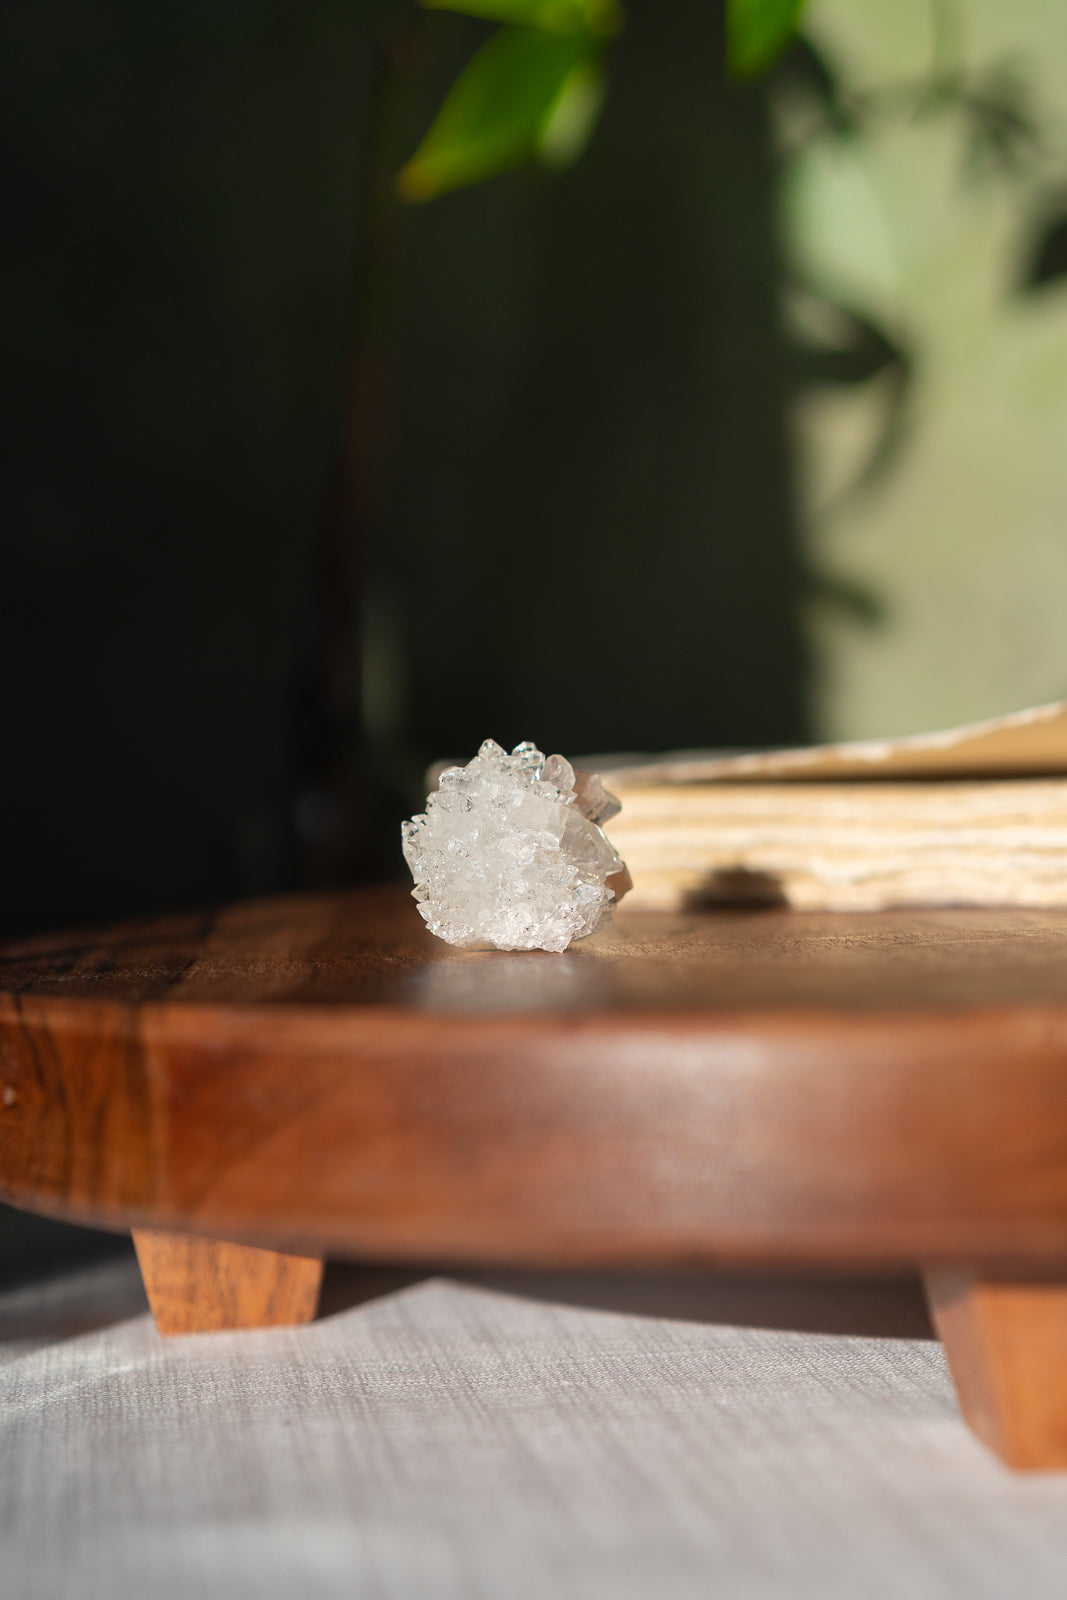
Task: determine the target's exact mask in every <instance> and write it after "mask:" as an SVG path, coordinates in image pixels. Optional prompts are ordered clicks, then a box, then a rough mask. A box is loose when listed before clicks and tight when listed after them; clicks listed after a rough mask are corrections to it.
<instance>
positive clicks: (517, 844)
mask: <svg viewBox="0 0 1067 1600" xmlns="http://www.w3.org/2000/svg"><path fill="white" fill-rule="evenodd" d="M619 809H620V808H619V803H618V801H617V800H615V799H613V798H612V796H611V795H609V794H607V792H606V791H605V790H604V789H603V788H602V787H601V784H600V780H599V778H596V777H594V776H592V775H591V774H589V773H579V774H578V775H577V776H576V775H575V771H574V768H573V767H572V766H571V764H570V762H569V761H565V760H564V759H563V757H562V756H549V757H548V758H547V760H546V758H545V757H544V756H543V755H542V754H541V752H540V750H537V749H535V747H534V746H533V745H532V744H519V745H516V746H515V749H514V750H513V751H512V752H511V754H510V755H508V754H507V752H506V751H505V750H503V749H502V748H501V747H500V745H498V744H496V743H495V742H494V741H493V740H492V739H487V740H486V741H485V743H484V744H483V745H482V747H481V749H480V750H479V751H478V754H477V755H476V756H475V758H474V760H473V761H469V762H468V763H467V765H466V766H465V767H450V768H448V770H447V771H445V772H443V773H442V774H441V777H440V780H439V786H438V788H437V790H436V791H435V792H434V793H433V794H431V795H430V796H429V798H428V799H427V801H426V810H425V812H424V813H422V814H421V815H420V816H417V817H412V818H411V820H410V822H405V823H404V824H403V835H404V857H405V860H406V861H407V864H408V866H409V867H410V868H411V874H412V877H413V878H414V879H415V888H414V889H413V891H412V893H413V894H414V896H415V899H416V900H417V901H418V902H419V911H420V913H421V915H422V916H423V917H424V918H425V919H426V922H427V923H428V925H429V927H430V930H431V932H433V933H436V934H437V936H438V937H439V938H441V939H446V940H447V941H448V943H449V944H458V945H490V946H492V947H494V948H495V949H497V950H557V951H558V950H566V948H567V946H568V945H569V944H570V943H571V941H572V940H573V939H584V938H585V936H586V934H589V933H592V932H593V930H594V929H595V928H597V927H600V926H602V925H603V923H604V920H605V918H610V915H611V907H612V905H613V903H614V901H615V900H616V899H617V898H621V895H622V894H623V893H624V892H625V890H626V889H627V888H629V878H628V876H627V874H626V868H625V866H624V865H623V863H622V862H621V861H620V860H619V857H618V854H617V852H616V851H615V850H614V849H613V848H612V846H611V844H610V843H609V842H608V840H607V839H606V838H605V836H604V834H603V832H602V831H601V829H600V827H599V826H598V824H599V823H600V822H603V821H605V820H606V819H607V818H609V817H612V816H614V815H615V813H616V812H617V811H618V810H619Z"/></svg>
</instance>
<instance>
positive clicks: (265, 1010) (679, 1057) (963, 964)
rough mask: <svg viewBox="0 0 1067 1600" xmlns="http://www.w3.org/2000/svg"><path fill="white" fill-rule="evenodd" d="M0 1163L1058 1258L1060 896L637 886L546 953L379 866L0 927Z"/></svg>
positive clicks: (1063, 1100) (828, 1259) (309, 1200)
mask: <svg viewBox="0 0 1067 1600" xmlns="http://www.w3.org/2000/svg"><path fill="white" fill-rule="evenodd" d="M0 1190H2V1192H3V1194H4V1196H5V1197H6V1198H7V1199H9V1200H11V1201H13V1202H14V1203H15V1204H18V1205H23V1206H26V1207H29V1208H31V1209H36V1210H40V1211H46V1212H51V1213H53V1214H55V1215H59V1216H64V1217H69V1218H74V1219H81V1220H84V1221H86V1222H94V1223H97V1224H103V1225H105V1226H111V1227H116V1228H123V1227H131V1226H133V1227H138V1228H144V1229H149V1230H155V1231H159V1230H163V1231H166V1230H173V1231H177V1232H180V1233H184V1234H192V1235H200V1236H204V1237H207V1238H215V1239H226V1240H233V1241H237V1242H239V1243H245V1244H250V1245H258V1246H261V1247H264V1248H267V1249H270V1250H275V1251H280V1252H284V1253H288V1254H295V1255H304V1256H310V1257H318V1256H321V1255H322V1254H324V1253H332V1254H334V1255H339V1256H348V1257H353V1258H358V1259H362V1260H375V1259H377V1260H391V1261H400V1260H409V1261H413V1262H417V1263H420V1264H426V1263H433V1262H442V1263H445V1262H447V1263H455V1262H463V1263H472V1264H475V1263H500V1262H508V1263H514V1264H516V1265H519V1264H572V1265H580V1264H598V1265H608V1264H615V1265H631V1266H657V1265H674V1266H678V1265H689V1266H693V1265H705V1266H709V1267H711V1266H716V1265H720V1264H721V1265H731V1266H733V1265H737V1264H749V1265H770V1264H783V1263H788V1264H790V1265H793V1264H797V1263H808V1264H811V1265H812V1266H821V1265H826V1266H833V1267H840V1266H842V1265H848V1264H853V1263H854V1264H856V1265H858V1266H862V1267H863V1268H865V1269H867V1268H869V1267H871V1266H872V1265H882V1266H885V1267H898V1266H901V1265H906V1266H913V1265H914V1264H916V1263H919V1262H921V1263H924V1264H925V1265H926V1266H927V1267H928V1268H929V1269H930V1270H931V1271H935V1270H938V1269H941V1268H953V1269H956V1270H959V1271H968V1272H971V1273H974V1274H977V1275H978V1277H979V1278H980V1279H983V1281H984V1278H986V1277H993V1278H997V1277H999V1278H1000V1279H1003V1278H1004V1276H1005V1273H1006V1271H1009V1270H1010V1273H1012V1274H1014V1279H1015V1281H1016V1282H1018V1283H1021V1284H1025V1283H1027V1282H1031V1281H1042V1282H1045V1283H1048V1282H1056V1281H1059V1280H1060V1279H1062V1278H1065V1277H1067V911H1021V910H1011V911H975V910H968V911H950V910H946V911H921V912H920V911H911V912H907V911H890V912H878V913H867V914H842V913H838V914H829V913H806V914H805V913H795V912H788V911H781V910H764V909H760V910H753V909H749V910H743V909H735V910H729V909H718V910H714V911H712V910H704V911H701V910H693V911H692V912H685V913H677V914H665V913H663V914H652V913H647V914H641V913H633V914H627V912H626V911H625V908H624V909H623V911H622V912H620V914H619V916H618V918H617V921H616V926H615V928H614V929H613V930H611V931H608V932H605V933H603V934H598V935H596V936H595V937H594V938H592V939H590V940H586V941H584V942H583V943H581V944H579V945H577V946H575V947H574V948H573V949H571V950H570V951H568V952H567V953H566V954H564V955H562V956H554V955H545V954H542V953H539V952H534V953H529V954H503V953H499V952H492V951H488V952H477V951H459V950H454V949H452V948H451V947H449V946H447V945H444V944H442V943H441V942H440V941H438V940H435V939H433V938H432V937H431V936H430V935H429V934H428V933H427V932H426V931H425V929H424V928H423V926H422V924H421V923H420V921H419V918H418V915H417V912H416V909H415V906H414V904H413V902H412V901H411V899H410V897H409V896H408V895H407V894H406V892H404V891H403V890H402V889H397V890H392V889H385V890H366V891H354V892H350V893H344V894H329V895H326V894H324V895H312V896H302V897H295V898H288V899H280V900H274V901H265V902H260V903H255V904H248V905H240V906H234V907H230V908H226V909H223V910H221V911H219V912H215V913H205V914H203V915H187V916H180V917H171V918H164V919H159V920H153V921H143V922H130V923H126V924H123V925H122V926H119V927H115V928H111V929H109V930H106V931H104V932H99V933H90V934H85V935H72V936H64V937H55V938H48V939H38V940H33V941H29V942H26V943H23V944H21V945H18V946H8V947H6V948H5V949H3V950H2V951H0ZM951 1342H952V1341H951V1340H950V1344H951Z"/></svg>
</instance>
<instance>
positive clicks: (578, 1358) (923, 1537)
mask: <svg viewBox="0 0 1067 1600" xmlns="http://www.w3.org/2000/svg"><path fill="white" fill-rule="evenodd" d="M383 1290H385V1291H388V1292H385V1293H382V1292H381V1291H383ZM374 1292H377V1293H378V1298H367V1299H363V1300H362V1303H360V1296H363V1295H367V1294H371V1293H374ZM353 1302H355V1303H353ZM0 1518H2V1520H0V1592H2V1594H3V1596H4V1600H66V1597H70V1600H125V1597H128V1596H130V1597H137V1600H140V1597H145V1600H194V1597H195V1600H203V1597H204V1596H205V1595H211V1596H215V1595H218V1596H225V1597H227V1600H244V1597H248V1600H274V1597H279V1600H280V1597H283V1596H284V1597H297V1600H319V1597H322V1600H334V1597H337V1600H341V1597H345V1600H348V1597H351V1596H359V1597H361V1600H362V1597H367V1600H378V1597H382V1600H430V1597H432V1600H482V1597H485V1600H497V1597H499V1600H561V1597H562V1600H569V1597H574V1600H652V1597H655V1600H690V1597H692V1600H707V1597H709V1596H715V1597H716V1600H734V1597H737V1600H765V1597H768V1600H769V1597H772V1596H773V1597H776V1600H777V1597H789V1600H796V1597H799V1600H807V1597H809V1596H810V1597H811V1600H882V1597H894V1600H896V1597H900V1600H903V1597H907V1600H945V1597H957V1596H959V1597H967V1600H985V1597H989V1600H993V1597H996V1600H1001V1597H1007V1596H1012V1597H1014V1596H1025V1597H1027V1600H1044V1597H1046V1596H1047V1597H1049V1600H1052V1597H1055V1600H1062V1597H1063V1595H1064V1594H1065V1593H1067V1475H1064V1476H1063V1477H1062V1478H1058V1477H1055V1476H1052V1475H1041V1476H1036V1477H1015V1476H1012V1475H1011V1474H1009V1473H1008V1472H1007V1471H1006V1470H1005V1469H1004V1468H1002V1467H1001V1466H1000V1465H999V1464H998V1463H997V1462H996V1461H995V1460H994V1459H993V1458H992V1457H991V1456H990V1455H988V1454H987V1452H986V1451H985V1450H984V1449H983V1448H982V1447H981V1446H980V1445H979V1444H977V1443H976V1442H975V1441H974V1440H972V1438H971V1437H970V1435H969V1434H968V1433H967V1432H966V1431H965V1429H964V1427H963V1424H962V1423H961V1421H960V1419H959V1415H958V1412H957V1409H956V1405H955V1401H954V1398H953V1395H952V1390H951V1386H950V1384H949V1381H948V1377H947V1373H946V1369H945V1365H944V1361H943V1357H942V1353H941V1350H940V1347H939V1346H938V1345H937V1344H936V1343H935V1342H934V1341H933V1339H932V1338H931V1337H930V1334H929V1329H928V1327H927V1325H926V1324H925V1322H924V1318H923V1312H922V1309H921V1302H920V1301H919V1299H918V1296H917V1292H916V1291H915V1290H913V1289H911V1288H910V1287H908V1286H901V1287H893V1286H882V1287H877V1286H875V1287H871V1286H866V1287H864V1286H832V1285H822V1286H820V1285H817V1284H812V1285H790V1284H775V1283H767V1282H756V1283H749V1284H744V1283H717V1282H714V1281H708V1282H703V1283H702V1282H698V1281H688V1282H686V1281H683V1280H665V1281H664V1282H662V1283H656V1282H648V1283H637V1284H634V1283H633V1282H628V1281H626V1280H621V1279H610V1278H600V1279H594V1278H584V1279H581V1280H570V1279H551V1278H546V1277H540V1278H537V1277H518V1276H510V1277H507V1276H497V1277H493V1278H488V1277H486V1278H481V1279H477V1280H476V1279H470V1278H465V1279H455V1278H434V1279H423V1280H405V1279H404V1278H403V1277H402V1276H400V1275H396V1276H394V1277H392V1278H390V1277H389V1276H388V1275H367V1276H365V1277H361V1276H360V1275H359V1274H355V1273H349V1274H348V1276H347V1277H346V1276H345V1275H344V1274H340V1275H337V1274H335V1275H334V1277H333V1279H332V1281H331V1282H330V1283H329V1284H328V1290H327V1298H326V1314H325V1315H324V1316H323V1317H322V1319H321V1320H320V1321H318V1322H317V1323H315V1324H314V1325H312V1326H311V1327H308V1328H303V1329H299V1330H277V1331H270V1332H256V1333H246V1334H236V1335H233V1334H223V1335H207V1336H201V1337H199V1338H188V1339H179V1340H169V1341H164V1340H161V1339H159V1338H158V1337H157V1335H156V1333H155V1331H154V1329H153V1327H152V1324H151V1322H150V1320H149V1318H148V1316H147V1315H146V1314H145V1311H144V1301H143V1297H142V1294H141V1290H140V1287H139V1283H138V1280H137V1276H136V1268H135V1266H134V1264H133V1262H132V1261H130V1260H125V1259H121V1260H119V1261H115V1262H110V1263H106V1264H104V1265H102V1266H97V1267H94V1268H92V1269H90V1270H86V1271H82V1272H79V1273H77V1274H73V1275H70V1276H68V1277H66V1278H63V1279H58V1280H54V1281H52V1282H50V1283H48V1284H45V1285H41V1286H32V1287H27V1288H22V1289H20V1290H17V1291H13V1292H9V1293H7V1294H6V1295H4V1296H2V1297H0Z"/></svg>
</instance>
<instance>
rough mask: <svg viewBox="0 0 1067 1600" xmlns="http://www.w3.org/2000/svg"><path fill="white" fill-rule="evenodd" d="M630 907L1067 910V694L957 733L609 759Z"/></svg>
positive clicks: (607, 777)
mask: <svg viewBox="0 0 1067 1600" xmlns="http://www.w3.org/2000/svg"><path fill="white" fill-rule="evenodd" d="M601 775H602V777H603V779H604V782H605V784H606V785H607V787H608V788H609V789H611V790H613V791H614V793H615V794H616V795H618V797H619V799H620V800H621V801H622V805H623V809H622V813H621V815H620V816H618V817H616V818H615V819H614V820H613V821H612V822H611V823H610V824H609V825H608V828H607V832H608V833H609V835H610V838H611V842H612V844H613V845H615V847H616V849H617V850H618V851H619V854H620V855H621V856H622V858H623V860H624V861H625V862H626V863H627V866H628V867H629V869H630V874H631V877H632V878H633V882H634V888H633V893H632V894H631V895H630V896H628V897H627V900H626V909H627V910H629V909H630V908H631V907H633V908H634V909H637V910H642V909H644V910H653V909H675V908H677V907H680V906H686V905H697V904H703V905H706V904H714V903H716V902H720V903H728V902H737V901H754V902H770V903H778V904H785V905H790V906H794V907H797V908H798V909H802V910H877V909H880V908H882V907H887V906H903V905H933V906H936V905H944V906H948V905H956V906H959V905H1013V906H1067V702H1064V701H1059V702H1056V703H1055V704H1053V705H1047V706H1037V707H1034V708H1031V709H1030V710H1027V711H1020V712H1017V713H1015V714H1013V715H1012V716H1008V717H1001V718H998V719H996V720H995V721H991V722H983V723H976V724H974V725H972V726H970V727H966V728H954V729H951V730H949V731H947V732H943V733H935V734H923V735H920V736H918V737H915V738H909V739H897V740H891V741H882V742H878V743H869V744H839V745H824V746H820V747H816V748H811V749H805V750H785V751H777V752H772V753H767V754H759V755H740V756H713V755H711V756H702V755H688V754H687V755H680V756H678V757H676V758H675V757H668V758H664V759H661V760H657V761H655V762H651V763H645V764H641V765H634V764H631V765H624V766H616V767H614V768H612V769H610V770H608V769H607V768H605V767H602V768H601Z"/></svg>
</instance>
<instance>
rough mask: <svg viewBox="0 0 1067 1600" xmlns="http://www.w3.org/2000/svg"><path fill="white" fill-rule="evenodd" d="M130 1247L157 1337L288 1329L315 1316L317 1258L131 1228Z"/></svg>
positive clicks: (319, 1270) (319, 1265) (319, 1281)
mask: <svg viewBox="0 0 1067 1600" xmlns="http://www.w3.org/2000/svg"><path fill="white" fill-rule="evenodd" d="M133 1242H134V1246H135V1248H136V1250H137V1260H138V1263H139V1265H140V1268H141V1276H142V1277H143V1278H144V1285H145V1290H146V1292H147V1294H148V1303H149V1305H150V1306H151V1308H152V1316H153V1317H154V1319H155V1324H156V1327H157V1328H158V1329H159V1331H160V1333H165V1334H176V1333H212V1332H218V1331H220V1330H221V1329H224V1328H278V1327H287V1326H291V1325H293V1324H294V1323H299V1322H310V1321H311V1319H312V1317H313V1316H314V1315H315V1311H316V1308H317V1306H318V1303H319V1289H320V1287H321V1284H322V1262H321V1260H315V1259H314V1258H310V1257H306V1256H288V1255H282V1254H280V1253H279V1252H278V1251H276V1250H257V1249H255V1248H254V1247H253V1246H250V1245H242V1244H227V1243H225V1242H223V1241H222V1240H221V1239H198V1238H192V1237H189V1236H188V1235H186V1234H181V1233H154V1232H152V1231H151V1229H148V1228H135V1229H134V1231H133Z"/></svg>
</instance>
